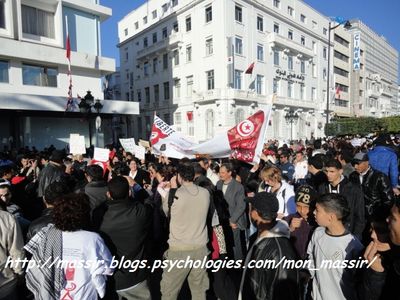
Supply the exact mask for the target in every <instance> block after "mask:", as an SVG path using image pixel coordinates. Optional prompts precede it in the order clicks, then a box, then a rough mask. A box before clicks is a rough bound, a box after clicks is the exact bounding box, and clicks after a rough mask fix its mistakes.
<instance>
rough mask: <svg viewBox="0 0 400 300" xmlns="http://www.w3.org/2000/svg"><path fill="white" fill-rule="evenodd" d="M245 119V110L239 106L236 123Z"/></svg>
mask: <svg viewBox="0 0 400 300" xmlns="http://www.w3.org/2000/svg"><path fill="white" fill-rule="evenodd" d="M243 120H244V110H243V109H241V108H238V109H237V110H236V112H235V124H239V123H240V122H242V121H243Z"/></svg>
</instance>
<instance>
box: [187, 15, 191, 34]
mask: <svg viewBox="0 0 400 300" xmlns="http://www.w3.org/2000/svg"><path fill="white" fill-rule="evenodd" d="M191 30H192V18H191V17H187V18H186V32H189V31H191Z"/></svg>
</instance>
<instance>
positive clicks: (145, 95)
mask: <svg viewBox="0 0 400 300" xmlns="http://www.w3.org/2000/svg"><path fill="white" fill-rule="evenodd" d="M144 98H145V100H146V103H150V88H149V87H145V88H144Z"/></svg>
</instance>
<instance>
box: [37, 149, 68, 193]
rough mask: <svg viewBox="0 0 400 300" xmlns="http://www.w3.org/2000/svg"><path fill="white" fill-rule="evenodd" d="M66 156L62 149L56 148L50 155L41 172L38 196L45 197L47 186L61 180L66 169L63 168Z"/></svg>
mask: <svg viewBox="0 0 400 300" xmlns="http://www.w3.org/2000/svg"><path fill="white" fill-rule="evenodd" d="M63 158H64V152H62V151H60V150H54V151H53V153H52V154H51V156H50V161H49V163H48V164H47V166H46V167H45V168H43V170H42V171H41V172H40V174H39V177H38V180H39V186H38V196H39V197H43V195H44V192H45V190H46V188H47V187H48V186H49V184H50V183H52V182H54V181H59V180H60V178H61V177H62V175H63V174H64V171H63V169H62V163H63Z"/></svg>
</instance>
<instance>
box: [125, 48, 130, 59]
mask: <svg viewBox="0 0 400 300" xmlns="http://www.w3.org/2000/svg"><path fill="white" fill-rule="evenodd" d="M128 59H129V52H128V50H126V52H125V60H128Z"/></svg>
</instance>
